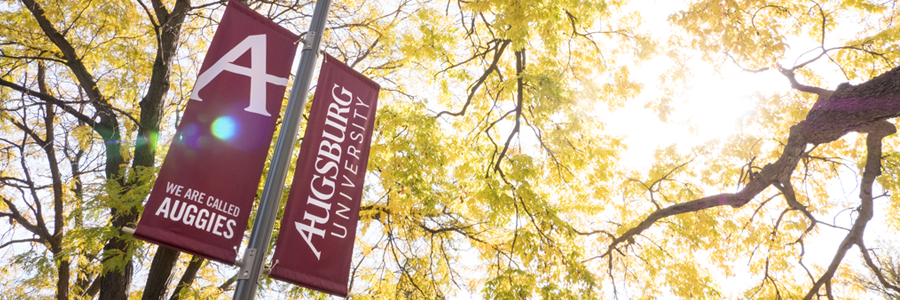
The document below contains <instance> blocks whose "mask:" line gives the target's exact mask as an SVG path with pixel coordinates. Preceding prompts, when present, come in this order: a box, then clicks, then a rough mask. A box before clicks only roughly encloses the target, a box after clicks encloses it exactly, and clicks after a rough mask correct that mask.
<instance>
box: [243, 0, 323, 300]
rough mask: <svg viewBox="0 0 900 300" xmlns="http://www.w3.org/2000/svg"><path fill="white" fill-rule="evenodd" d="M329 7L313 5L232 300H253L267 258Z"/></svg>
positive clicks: (318, 3) (320, 3)
mask: <svg viewBox="0 0 900 300" xmlns="http://www.w3.org/2000/svg"><path fill="white" fill-rule="evenodd" d="M330 6H331V0H319V1H317V2H316V8H315V11H314V12H313V16H312V22H311V23H310V24H309V31H308V32H307V33H306V36H305V37H304V43H303V50H302V52H301V56H300V64H299V65H298V66H297V71H296V77H295V78H294V85H293V87H292V88H291V94H290V97H289V98H288V104H287V111H286V112H285V113H284V118H283V119H282V124H281V132H280V133H279V134H278V142H276V143H275V152H274V153H273V155H272V161H271V163H270V164H269V173H268V175H267V176H266V183H265V185H264V186H263V191H262V195H261V197H260V202H259V208H257V210H256V220H254V221H253V231H251V232H250V243H249V245H247V249H246V251H244V258H243V260H242V264H241V269H240V271H238V275H237V288H236V289H235V291H234V300H252V299H253V298H255V297H256V289H257V285H258V284H259V278H260V272H262V269H263V264H264V262H263V260H264V259H265V258H266V256H267V255H268V250H269V241H270V240H272V231H273V229H274V227H275V218H276V217H277V216H278V208H279V207H278V206H279V204H281V195H282V193H283V192H284V181H285V179H286V177H287V171H288V163H290V159H291V152H293V150H294V144H295V143H296V142H297V133H298V131H299V126H300V118H301V117H302V116H303V108H304V107H305V105H306V97H307V94H308V93H309V84H310V81H312V73H313V70H314V69H315V64H316V61H317V59H318V56H319V53H318V50H319V45H320V44H321V42H322V33H323V32H324V31H325V20H326V19H327V18H328V9H329V7H330Z"/></svg>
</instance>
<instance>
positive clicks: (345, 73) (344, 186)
mask: <svg viewBox="0 0 900 300" xmlns="http://www.w3.org/2000/svg"><path fill="white" fill-rule="evenodd" d="M380 89H381V87H380V86H379V85H378V84H377V83H375V82H374V81H372V80H370V79H368V78H366V77H365V76H363V75H362V74H360V73H357V72H356V71H354V70H353V69H351V68H350V67H348V66H347V65H345V64H343V63H341V62H340V61H338V60H337V59H335V58H333V57H331V56H328V55H327V54H326V55H325V59H324V61H323V62H322V69H321V71H320V73H319V82H318V86H317V87H316V94H315V96H314V97H313V104H312V108H311V110H310V112H309V116H310V117H309V121H308V122H307V125H306V133H305V134H304V136H303V143H302V145H301V146H300V156H299V158H298V159H297V169H296V172H295V173H294V181H293V182H292V183H291V192H290V195H289V196H288V200H287V206H286V208H285V211H284V218H282V220H281V231H280V232H279V234H278V241H277V242H276V244H275V254H274V255H273V259H275V260H277V263H276V264H275V265H274V266H273V268H272V273H271V275H270V277H272V278H275V279H278V280H283V281H287V282H290V283H293V284H297V285H300V286H304V287H308V288H312V289H315V290H319V291H323V292H326V293H330V294H333V295H338V296H341V297H345V296H347V292H348V291H347V282H348V279H349V276H350V262H351V258H352V255H353V241H354V240H355V238H356V222H357V221H358V220H359V204H360V200H361V199H362V192H363V180H364V179H365V175H366V165H367V163H368V161H369V144H370V142H371V140H372V129H373V126H374V124H375V110H376V107H377V104H378V103H377V102H378V91H379V90H380Z"/></svg>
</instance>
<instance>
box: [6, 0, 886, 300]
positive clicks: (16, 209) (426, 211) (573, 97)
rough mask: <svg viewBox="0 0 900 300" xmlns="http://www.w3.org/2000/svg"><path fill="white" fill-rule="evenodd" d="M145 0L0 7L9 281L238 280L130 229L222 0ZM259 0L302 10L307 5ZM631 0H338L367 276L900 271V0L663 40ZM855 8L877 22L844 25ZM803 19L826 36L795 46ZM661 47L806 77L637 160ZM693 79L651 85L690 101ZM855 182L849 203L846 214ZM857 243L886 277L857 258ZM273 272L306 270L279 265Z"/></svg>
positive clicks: (19, 289) (790, 7) (768, 283)
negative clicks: (369, 139)
mask: <svg viewBox="0 0 900 300" xmlns="http://www.w3.org/2000/svg"><path fill="white" fill-rule="evenodd" d="M147 2H148V1H142V0H135V1H121V2H110V3H96V2H92V1H40V2H38V1H36V0H21V2H17V1H7V2H5V3H6V4H4V5H5V7H4V8H3V9H0V14H3V18H0V20H3V21H0V32H2V34H0V72H2V73H0V74H2V76H0V86H2V88H0V94H2V96H3V97H2V99H3V102H2V114H0V120H2V125H0V138H2V142H3V147H2V148H0V149H2V151H3V152H2V153H3V158H2V159H0V161H2V164H3V168H2V170H3V171H2V173H0V179H2V183H3V186H2V187H0V197H2V200H3V204H2V206H0V217H3V218H6V219H8V220H9V222H10V225H9V227H7V228H8V230H9V231H8V232H9V233H8V234H7V235H6V236H4V240H3V241H2V244H0V247H2V248H7V249H9V250H8V253H9V254H8V255H4V257H3V259H4V260H6V262H8V263H9V265H11V266H14V269H11V270H7V271H6V272H5V273H4V274H3V275H2V276H3V277H2V278H3V279H2V280H3V281H5V283H7V284H6V286H12V287H15V288H13V290H12V291H11V292H10V293H15V294H18V295H23V296H24V295H33V296H34V295H41V296H43V295H56V298H57V299H68V298H93V297H94V295H95V294H98V293H99V296H100V298H101V299H124V298H126V297H135V298H136V297H139V296H140V297H144V298H148V299H160V298H165V297H167V296H168V295H169V294H172V298H174V299H179V298H181V297H188V298H190V297H219V298H228V297H229V296H230V293H228V292H227V290H228V288H229V287H230V286H231V285H232V284H233V282H234V277H230V275H231V274H234V273H236V268H233V267H228V266H222V265H219V264H206V263H205V262H204V260H202V259H192V258H190V257H187V256H181V255H179V253H178V252H176V251H172V250H168V249H166V248H163V247H159V248H158V249H157V250H156V251H155V253H152V254H151V251H152V249H153V247H154V246H150V245H146V244H144V243H141V242H139V241H136V240H134V239H132V238H131V237H130V236H128V235H127V234H124V233H122V232H121V228H122V227H124V226H134V224H135V222H136V220H137V217H138V216H139V212H140V210H141V201H142V200H143V199H144V197H145V196H146V195H147V193H148V192H149V188H150V186H151V183H152V181H153V178H154V172H155V168H156V167H158V164H159V159H158V158H160V157H161V156H160V155H161V154H162V153H161V152H162V151H157V150H158V149H157V148H156V147H157V144H162V145H164V143H160V141H166V140H168V139H169V138H170V136H171V133H172V130H171V128H173V127H174V124H177V121H178V114H179V111H180V109H181V108H182V107H183V105H184V102H185V99H186V96H187V95H189V92H190V88H191V82H193V80H194V78H195V76H196V69H197V68H198V66H199V63H200V61H201V60H202V59H201V57H202V54H201V53H202V51H204V49H205V45H206V43H207V39H209V38H210V37H211V32H212V30H213V29H214V27H215V26H214V24H215V22H216V20H218V16H220V15H221V9H222V8H223V3H222V2H220V1H204V2H199V3H193V2H192V1H187V0H174V1H158V0H151V1H149V3H147ZM247 2H249V4H250V6H251V7H252V8H254V9H255V10H257V11H260V12H262V13H264V14H265V15H267V16H268V17H270V18H272V19H274V20H276V21H277V22H279V23H281V24H283V25H284V26H287V27H288V28H290V29H292V30H294V31H295V32H298V33H302V32H303V30H305V27H304V25H305V24H304V22H306V21H305V20H304V17H307V16H308V15H309V12H310V11H311V6H310V5H308V4H309V3H305V4H303V3H299V2H295V3H290V2H284V1H247ZM631 8H632V6H629V3H628V2H625V1H609V2H596V1H579V0H565V1H537V0H484V1H455V2H454V1H446V2H439V1H416V2H413V1H383V2H382V1H373V2H366V1H341V2H337V3H335V4H334V6H333V9H332V15H331V16H330V19H329V20H330V21H329V30H328V32H326V39H325V42H326V46H325V47H324V51H327V52H329V53H331V54H333V55H335V56H336V57H337V58H339V59H341V60H343V61H345V62H348V64H350V65H351V66H353V67H354V68H355V69H357V70H360V71H362V72H363V73H364V74H366V75H368V76H370V77H372V78H374V79H376V81H378V82H379V83H381V84H382V86H383V90H384V93H382V95H381V100H380V101H379V102H380V103H381V104H380V107H379V116H378V120H377V123H376V124H377V125H376V127H377V132H376V133H375V136H374V138H373V145H372V152H371V157H370V162H369V168H368V169H369V170H370V172H371V174H370V176H369V177H368V179H367V180H368V182H367V190H366V192H365V196H364V200H363V202H362V209H361V212H360V222H361V225H362V226H360V230H361V232H360V234H359V235H358V236H359V237H360V238H359V240H358V242H357V250H356V251H357V253H358V255H357V256H356V258H355V261H354V266H355V267H354V268H353V269H352V270H351V271H352V279H351V291H352V293H353V294H354V297H356V298H384V297H392V298H446V297H449V296H451V295H453V294H455V293H457V292H458V291H461V290H463V291H470V292H480V293H481V294H482V295H484V297H486V298H528V297H545V298H608V297H612V296H621V295H627V296H629V297H631V296H635V297H645V296H653V295H660V294H671V295H675V296H679V297H684V298H719V297H723V296H728V295H729V294H728V293H729V292H727V291H726V289H725V288H723V287H722V286H721V283H719V281H720V280H721V279H722V278H724V277H733V276H735V275H733V273H736V272H742V271H746V272H748V273H749V275H747V277H748V281H747V282H751V283H749V284H747V285H746V286H745V287H742V288H740V290H739V291H737V292H736V293H737V294H738V295H739V297H745V298H798V297H805V298H813V297H829V298H830V297H834V296H839V295H853V293H855V292H859V291H858V290H861V289H866V288H869V289H872V290H875V291H879V292H882V293H885V294H886V295H891V293H894V294H896V293H897V292H900V289H898V288H897V285H896V276H895V275H896V272H894V271H893V270H894V269H896V268H895V266H894V265H895V264H893V263H891V260H887V259H885V257H887V256H884V255H880V256H879V255H877V252H876V251H875V250H873V249H869V248H867V247H866V244H865V242H866V240H865V239H864V238H863V236H864V235H863V234H864V233H865V232H866V228H867V225H868V223H869V221H870V219H871V218H872V217H873V215H875V214H876V213H879V212H878V211H875V209H874V208H873V207H874V204H875V203H876V201H884V200H882V199H888V198H889V199H890V202H891V204H890V206H889V207H890V212H881V213H884V214H887V216H888V219H889V220H891V221H892V222H894V223H895V224H897V221H900V219H897V217H896V216H897V215H898V214H896V213H895V212H896V209H897V208H898V207H900V202H898V201H900V198H898V196H897V189H898V188H900V184H898V183H897V182H896V180H893V178H897V172H898V170H897V166H898V163H897V157H896V154H895V151H893V150H892V149H893V148H894V147H892V146H895V145H896V144H897V140H896V139H895V138H894V137H893V136H892V135H891V134H893V133H894V132H895V131H896V129H895V127H894V125H893V123H892V122H895V121H894V120H895V118H896V117H898V116H900V99H898V95H900V92H898V88H900V86H898V84H897V83H898V82H900V78H898V76H900V69H898V68H897V62H898V61H900V59H898V56H900V51H898V50H900V49H897V43H896V40H895V39H896V34H897V25H896V24H895V23H893V22H892V20H893V19H892V18H894V17H896V16H898V14H900V11H898V9H897V8H894V7H892V6H891V5H890V3H887V4H885V3H877V2H865V1H827V2H826V1H822V2H809V3H794V2H792V1H749V2H744V3H738V2H731V1H692V2H691V3H687V4H685V6H684V10H683V11H680V12H678V13H676V14H674V15H672V16H671V17H670V18H669V21H670V22H671V24H672V25H673V26H674V28H675V29H674V30H673V34H672V35H671V36H670V37H668V40H664V39H661V38H659V37H657V36H654V34H653V33H652V32H647V31H645V30H644V29H641V27H640V26H639V24H640V22H641V20H642V19H641V17H640V14H639V13H636V12H629V10H630V9H631ZM845 23H864V24H867V25H866V26H864V27H863V28H862V29H861V30H860V31H859V32H858V33H855V36H853V37H852V38H851V39H849V40H841V41H837V40H836V39H834V38H832V36H833V35H838V34H844V33H841V32H840V29H841V27H840V26H839V25H841V24H845ZM806 39H813V40H814V41H815V43H814V45H815V47H814V49H813V50H812V51H811V52H809V53H807V54H805V55H801V57H800V59H798V60H796V62H788V61H790V60H793V59H796V57H794V56H796V54H792V53H791V52H788V50H789V49H790V48H792V47H798V48H799V47H803V45H806V44H804V42H805V40H806ZM663 45H664V46H663ZM662 49H666V51H665V52H663V51H661V50H662ZM151 57H152V58H153V59H152V61H151ZM657 57H668V58H669V59H671V60H672V61H673V62H674V63H673V67H672V69H671V70H670V71H669V72H667V73H666V75H665V76H664V77H663V78H661V79H662V80H660V82H659V83H658V84H655V86H654V87H653V88H659V89H663V90H665V91H666V92H667V93H668V94H670V95H671V96H673V97H676V98H677V95H678V94H679V93H681V92H683V91H684V89H685V88H684V86H685V85H686V84H688V83H691V82H690V75H689V74H690V71H691V70H692V69H693V68H694V67H695V65H697V64H712V65H715V66H718V68H719V69H720V70H727V69H729V68H732V69H733V68H739V69H741V70H744V71H746V72H756V73H760V74H774V75H776V76H780V77H781V78H783V80H784V81H785V82H788V83H790V85H791V88H792V90H789V91H788V90H786V91H778V92H775V93H771V94H760V95H759V96H758V102H759V104H758V107H757V108H756V111H755V112H754V114H753V115H751V116H750V117H748V118H746V119H745V121H744V122H743V123H742V124H741V127H740V128H739V130H738V131H737V132H735V133H734V134H733V135H731V136H729V137H727V138H725V139H722V140H718V141H710V142H709V143H707V144H705V145H702V146H698V147H696V148H694V149H692V150H690V151H686V152H685V151H683V150H679V148H677V147H675V146H672V147H663V148H660V149H658V150H657V152H656V155H655V157H653V158H652V159H653V160H654V163H653V164H652V166H651V167H649V168H648V169H646V170H642V169H635V168H632V167H630V166H628V165H626V164H624V163H623V162H622V161H621V160H622V153H623V152H624V151H625V150H626V148H627V146H628V145H626V139H624V138H622V137H617V136H613V135H610V134H609V133H608V132H606V131H605V130H604V124H603V123H604V120H602V119H600V118H598V117H597V116H598V115H600V114H601V113H602V112H603V111H612V112H615V111H616V109H618V108H620V107H622V106H624V105H626V104H628V103H629V102H630V101H631V102H633V101H636V100H634V99H635V97H637V96H638V95H639V94H640V92H641V91H642V89H644V88H646V87H647V86H646V85H642V84H641V83H639V82H638V80H637V79H636V78H633V76H632V75H631V74H633V73H636V72H638V71H639V70H641V68H643V67H646V65H644V66H642V65H641V63H642V62H650V63H653V62H654V61H653V60H652V59H654V58H657ZM831 71H837V73H838V74H840V75H839V76H841V78H842V79H841V80H842V81H848V82H851V83H852V84H841V85H838V86H837V87H836V88H833V89H827V88H825V87H828V86H829V85H828V84H832V85H831V86H834V84H836V83H837V82H828V81H827V80H828V78H830V77H828V76H826V75H825V74H826V73H827V72H831ZM829 76H830V75H829ZM700 84H701V85H702V83H700ZM729 96H730V95H722V98H723V101H728V100H729ZM673 97H668V98H661V99H658V100H655V101H652V102H651V103H649V104H647V107H648V108H650V109H653V110H656V111H657V112H659V115H660V116H661V118H662V119H665V120H666V121H669V122H672V123H674V122H678V120H675V119H674V118H673V117H671V111H672V109H673V108H674V109H678V106H677V105H676V103H675V102H674V100H673ZM851 132H857V133H859V134H852V133H851ZM883 148H884V149H883ZM161 149H164V147H163V148H161ZM862 150H865V152H862ZM648 159H650V158H648ZM848 172H850V173H853V172H858V174H859V175H858V176H857V175H856V174H853V175H851V176H855V177H859V178H860V180H859V181H858V182H859V183H858V185H859V189H860V196H859V199H858V200H856V199H854V201H838V200H835V197H834V196H833V195H832V193H831V191H830V190H829V186H831V185H833V184H834V180H835V179H839V178H846V177H847V175H846V174H847V173H848ZM48 174H49V175H48ZM882 174H885V175H882ZM888 175H889V176H888ZM876 181H877V183H878V184H877V185H876V184H875V182H876ZM729 190H736V192H734V193H722V191H729ZM710 191H711V192H710ZM882 192H883V194H882ZM725 206H731V208H727V207H725ZM50 208H52V210H53V212H52V213H50V212H49V209H50ZM844 208H846V209H849V210H852V211H853V212H852V214H853V216H854V218H853V220H852V222H851V223H850V226H843V225H842V224H838V223H836V222H829V221H828V220H827V219H828V218H829V216H830V215H832V214H834V213H835V212H836V211H839V210H841V209H844ZM45 209H46V210H48V211H47V212H45V211H44V210H45ZM50 223H53V224H52V225H50ZM279 227H280V224H278V223H276V229H278V228H279ZM829 228H839V229H838V230H843V231H844V232H845V233H844V234H843V236H842V237H841V239H842V242H841V244H840V246H839V247H838V249H837V250H834V249H808V248H807V247H806V244H807V242H808V241H809V240H810V239H811V238H813V237H815V236H820V235H822V232H823V231H824V230H831V229H829ZM854 248H855V249H858V250H860V251H859V253H860V255H861V257H862V260H863V262H862V264H863V265H865V266H866V268H868V269H869V270H870V272H871V274H872V277H871V278H872V279H871V280H868V281H865V280H858V278H862V277H858V276H857V275H856V274H854V273H853V272H852V271H851V268H850V267H848V265H849V263H847V262H845V257H846V256H847V254H848V253H850V252H849V251H851V249H854ZM820 250H824V251H833V252H832V253H834V254H832V257H833V259H832V260H831V263H829V264H826V265H822V266H815V265H809V263H808V259H807V256H808V255H809V254H808V253H812V252H813V251H820ZM151 256H152V257H153V259H152V262H149V265H147V258H149V257H151ZM473 256H474V257H473ZM805 259H806V260H805ZM739 265H748V267H747V268H746V270H744V269H741V268H740V267H739ZM179 270H184V271H179ZM176 271H179V272H180V273H181V274H182V275H181V277H180V280H179V281H178V283H177V284H175V285H174V286H173V285H172V281H173V279H174V276H175V275H176V273H177V272H176ZM135 272H141V274H144V273H143V272H147V273H146V278H147V282H146V283H145V284H144V286H143V287H140V286H138V288H132V287H131V286H132V283H131V278H132V276H133V274H134V273H135ZM798 274H799V276H798ZM223 275H224V277H222V276H223ZM142 277H143V276H142ZM229 277H230V278H229ZM807 278H808V280H807ZM866 282H867V283H866ZM48 286H54V287H55V289H53V290H50V289H48V288H47V287H48ZM263 288H264V289H276V290H279V291H283V292H286V293H287V294H286V295H287V296H289V297H290V296H299V295H312V292H309V291H308V290H304V289H300V288H297V287H291V286H286V285H282V284H275V283H272V282H271V281H267V282H266V284H265V285H263ZM854 289H857V290H854ZM317 295H318V294H317ZM319 296H321V295H319Z"/></svg>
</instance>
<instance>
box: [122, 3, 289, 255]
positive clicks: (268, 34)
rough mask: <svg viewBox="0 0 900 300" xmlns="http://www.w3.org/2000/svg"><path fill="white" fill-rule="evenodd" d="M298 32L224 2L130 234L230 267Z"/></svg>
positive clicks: (263, 157) (245, 224) (271, 129)
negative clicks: (169, 142) (141, 212)
mask: <svg viewBox="0 0 900 300" xmlns="http://www.w3.org/2000/svg"><path fill="white" fill-rule="evenodd" d="M298 39H299V37H297V35H295V34H293V33H291V32H290V31H288V30H286V29H284V28H282V27H280V26H278V25H277V24H275V23H274V22H272V21H270V20H269V19H266V18H265V17H263V16H262V15H259V14H258V13H256V12H255V11H253V10H251V9H250V8H247V7H246V6H244V5H242V4H240V3H239V2H237V1H235V0H231V1H229V2H228V7H227V8H226V9H225V14H224V16H223V17H222V21H221V22H220V23H219V28H218V29H217V30H216V34H215V36H213V40H212V43H211V44H210V46H209V51H208V52H207V53H206V58H205V59H204V60H203V65H202V66H201V68H200V75H199V76H198V77H197V82H196V83H195V84H194V90H193V92H192V94H191V98H190V101H189V102H188V105H187V109H186V110H185V112H184V117H183V118H182V120H181V124H179V125H178V128H177V130H176V132H175V138H174V140H173V141H172V144H171V146H170V147H169V152H168V153H167V154H166V159H165V161H164V163H163V165H162V167H161V169H160V171H159V176H158V177H157V179H156V183H155V184H154V185H153V190H152V192H151V193H150V197H149V198H148V200H147V204H146V205H145V206H144V212H143V214H142V215H141V220H140V223H139V224H138V227H137V229H136V231H135V234H134V236H135V237H137V238H139V239H142V240H145V241H148V242H151V243H156V244H159V245H162V246H165V247H169V248H172V249H175V250H179V251H183V252H187V253H191V254H193V255H197V256H201V257H205V258H208V259H212V260H215V261H220V262H224V263H228V264H234V261H235V258H236V251H235V249H236V247H237V246H238V245H240V243H241V239H242V238H243V235H244V231H245V230H246V229H247V221H248V219H249V216H250V212H251V209H252V206H253V200H254V199H255V197H256V191H257V188H258V187H259V182H260V177H261V176H262V171H263V167H264V165H265V162H266V156H267V154H268V150H269V144H270V143H271V141H272V135H273V134H274V132H275V121H276V119H277V118H278V115H279V112H280V110H281V103H282V102H283V100H284V91H285V88H286V85H287V82H288V76H290V71H291V62H292V61H293V59H294V54H295V53H296V51H297V46H296V44H294V43H295V42H296V41H297V40H298Z"/></svg>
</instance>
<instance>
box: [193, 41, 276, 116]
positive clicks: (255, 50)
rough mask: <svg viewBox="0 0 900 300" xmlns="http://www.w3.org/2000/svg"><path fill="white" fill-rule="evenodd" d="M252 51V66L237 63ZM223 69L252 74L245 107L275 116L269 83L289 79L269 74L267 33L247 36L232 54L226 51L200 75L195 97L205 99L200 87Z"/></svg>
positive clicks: (195, 88)
mask: <svg viewBox="0 0 900 300" xmlns="http://www.w3.org/2000/svg"><path fill="white" fill-rule="evenodd" d="M248 50H252V51H251V53H250V64H251V67H250V68H246V67H242V66H239V65H235V64H234V61H235V60H237V59H238V58H240V57H241V55H244V53H246V52H247V51H248ZM222 71H228V72H232V73H235V74H241V75H244V76H247V77H250V105H249V106H247V108H244V110H245V111H249V112H252V113H255V114H260V115H263V116H267V117H271V116H272V115H270V114H269V112H268V111H266V83H271V84H277V85H287V78H282V77H277V76H273V75H269V74H268V73H266V35H265V34H258V35H251V36H247V38H245V39H244V40H243V41H242V42H241V43H240V44H237V46H234V48H232V49H231V50H230V51H228V53H225V55H224V56H222V58H220V59H219V61H217V62H216V63H215V64H213V65H212V67H209V69H207V70H206V71H205V72H203V73H201V74H200V76H198V77H197V83H196V84H194V91H193V92H192V93H191V99H193V100H197V101H203V99H200V95H199V93H200V90H202V89H203V87H205V86H206V85H207V84H209V82H211V81H212V80H213V79H214V78H216V76H219V73H222Z"/></svg>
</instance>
